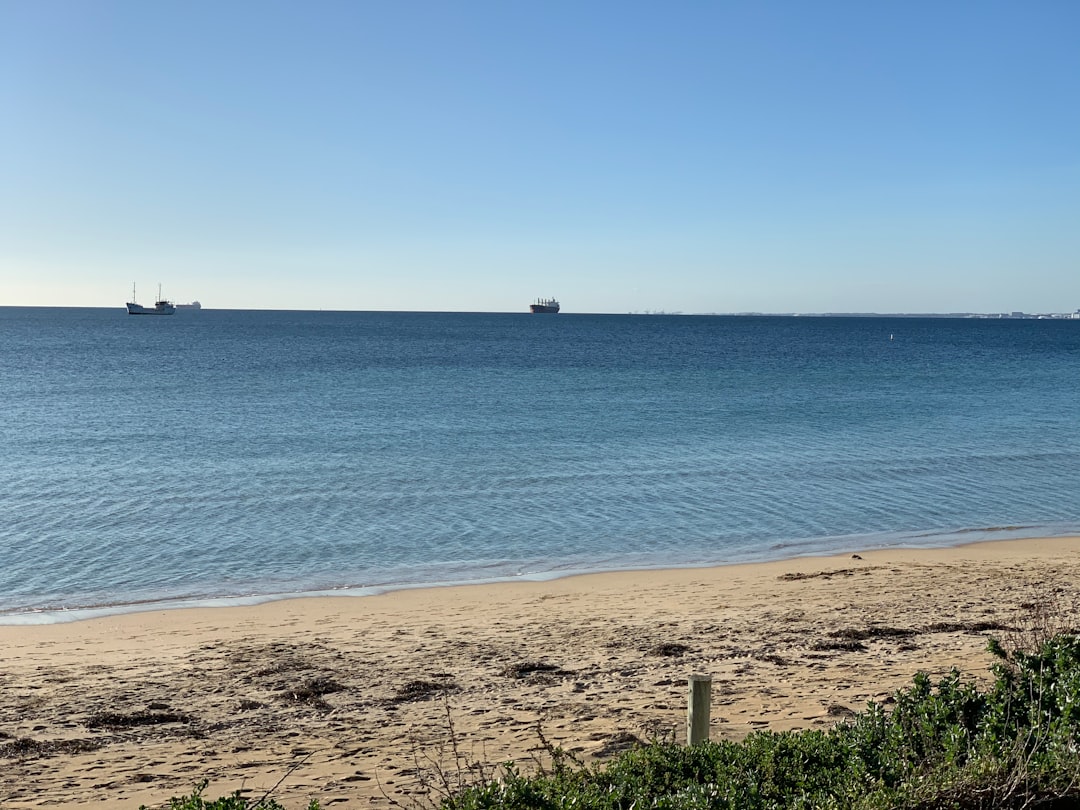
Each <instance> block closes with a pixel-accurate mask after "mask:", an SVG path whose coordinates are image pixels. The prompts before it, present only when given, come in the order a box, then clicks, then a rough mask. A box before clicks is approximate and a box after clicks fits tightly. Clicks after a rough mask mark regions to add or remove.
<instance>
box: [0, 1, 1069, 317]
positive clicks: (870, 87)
mask: <svg viewBox="0 0 1080 810" xmlns="http://www.w3.org/2000/svg"><path fill="white" fill-rule="evenodd" d="M0 155H2V157H0V304H4V305H8V304H10V305H50V304H55V305H62V306H78V305H86V306H117V307H120V306H122V305H123V303H124V301H125V300H127V298H128V296H129V294H130V290H131V284H132V282H133V281H135V282H138V284H139V285H140V295H139V298H140V299H141V300H143V301H144V302H146V301H149V300H151V299H152V298H153V296H154V294H155V293H156V291H157V284H158V283H159V282H160V283H162V284H163V285H164V292H165V294H166V295H167V296H169V297H171V298H174V299H176V300H180V301H185V300H190V299H193V298H198V299H200V300H201V301H202V302H203V304H204V305H206V306H210V307H240V308H287V309H318V308H324V309H415V310H493V311H522V310H524V309H525V308H526V306H527V304H528V303H529V302H530V301H531V300H533V299H534V298H536V297H537V296H548V295H555V296H557V297H559V298H560V299H561V300H562V302H563V305H564V310H565V311H568V312H627V311H631V310H646V309H649V310H661V309H662V310H667V311H676V310H678V311H684V312H738V311H749V310H756V311H767V312H790V311H799V312H821V311H889V312H895V311H919V312H930V311H936V312H941V311H990V312H995V311H1003V310H1014V309H1022V310H1026V311H1071V310H1075V309H1076V308H1078V307H1080V3H1078V2H1076V1H1075V0H1063V1H1062V2H1047V1H1040V0H1033V2H1018V1H1011V2H994V1H993V0H978V1H977V2H976V1H975V0H972V2H960V0H948V1H946V2H940V0H935V1H934V2H918V1H916V2H866V0H852V2H830V1H829V0H817V1H816V2H805V1H804V0H798V1H795V0H793V1H792V2H759V1H757V0H754V1H753V2H751V1H750V0H747V2H711V3H706V2H663V3H661V2H649V3H644V2H629V1H628V0H621V1H620V2H588V1H586V2H579V1H578V0H575V1H574V2H548V1H547V0H545V2H533V3H524V2H516V1H515V0H500V2H469V0H461V2H446V1H445V0H442V1H440V2H408V0H403V1H402V2H396V1H392V2H383V1H382V0H371V1H370V2H361V1H360V0H349V1H347V2H264V1H263V0H260V1H259V2H254V0H253V1H252V2H222V0H213V2H198V1H196V2H188V1H185V2H145V1H144V0H133V1H132V2H114V1H113V0H0Z"/></svg>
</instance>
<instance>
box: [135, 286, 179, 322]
mask: <svg viewBox="0 0 1080 810" xmlns="http://www.w3.org/2000/svg"><path fill="white" fill-rule="evenodd" d="M157 297H158V300H157V301H155V302H154V306H153V307H144V306H143V305H142V304H136V303H135V285H134V284H132V285H131V300H130V301H128V304H127V311H128V315H172V314H173V313H174V312H176V307H174V306H173V303H172V301H166V300H165V299H164V298H162V297H161V285H160V284H158V296H157Z"/></svg>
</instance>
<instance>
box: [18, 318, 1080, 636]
mask: <svg viewBox="0 0 1080 810" xmlns="http://www.w3.org/2000/svg"><path fill="white" fill-rule="evenodd" d="M0 406H2V411H0V622H24V621H54V620H58V619H62V618H64V617H72V616H82V615H87V613H86V610H87V609H90V610H91V611H94V610H102V609H130V608H131V607H132V606H145V605H148V604H150V605H154V606H159V605H160V604H162V603H165V604H191V603H199V602H207V601H210V602H211V603H214V602H215V601H216V600H237V599H249V600H254V599H261V598H266V597H271V596H274V595H283V594H297V593H310V592H339V591H340V592H346V593H372V592H377V591H380V590H385V589H389V588H397V587H408V586H413V585H423V584H432V583H452V582H466V581H485V580H496V579H505V578H513V577H532V578H539V577H550V576H558V575H561V574H565V573H570V572H579V571H593V570H613V569H624V568H642V567H664V566H688V565H705V564H722V563H730V562H739V561H750V560H763V559H771V558H779V557H789V556H794V555H801V554H812V553H827V552H843V551H849V550H854V549H864V548H870V547H886V546H896V545H903V546H932V545H947V544H951V543H958V542H964V541H968V540H972V539H985V538H995V537H1025V536H1038V535H1050V534H1061V533H1068V532H1077V531H1080V321H1066V320H979V319H941V318H791V317H708V316H615V315H573V314H561V315H555V316H551V315H548V316H540V315H529V314H463V313H452V314H445V313H377V312H348V313H345V312H255V311H216V310H202V311H181V312H178V313H177V314H176V315H174V316H171V317H129V316H128V315H126V314H125V313H124V311H123V310H122V309H116V310H100V309H82V310H80V309H37V308H25V309H24V308H3V309H0Z"/></svg>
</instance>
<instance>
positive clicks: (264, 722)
mask: <svg viewBox="0 0 1080 810" xmlns="http://www.w3.org/2000/svg"><path fill="white" fill-rule="evenodd" d="M1078 583H1080V538H1055V539H1048V540H1023V541H1003V542H995V543H981V544H976V545H970V546H963V547H959V548H951V549H936V550H887V551H876V552H859V553H858V555H857V557H853V556H852V555H851V554H846V555H843V556H839V557H832V558H815V559H797V560H789V561H785V562H777V563H767V564H759V565H745V566H730V567H721V568H709V569H690V570H678V571H648V572H633V573H618V574H599V575H588V576H580V577H572V578H568V579H562V580H557V581H553V582H543V583H531V582H518V583H511V584H498V585H483V586H462V587H454V588H436V589H425V590H413V591H400V592H396V593H391V594H386V595H382V596H370V597H339V598H318V599H293V600H286V601H280V602H273V603H269V604H264V605H260V606H257V607H238V608H215V609H205V610H204V609H198V610H168V611H155V612H147V613H136V614H128V615H123V616H112V617H106V618H100V619H94V620H88V621H82V622H74V623H69V624H60V625H48V626H33V627H12V626H6V627H0V651H2V652H0V808H3V809H4V810H14V808H27V807H43V806H48V807H72V806H86V805H94V806H105V807H115V808H128V807H130V808H136V807H138V806H139V804H140V803H145V804H147V805H149V806H154V805H161V804H163V803H164V802H166V800H167V799H168V798H169V797H170V796H172V795H179V794H182V793H186V792H188V791H190V790H191V788H192V787H193V786H194V785H195V784H197V783H198V782H199V781H200V780H202V779H204V778H206V779H209V780H210V787H209V789H208V790H207V795H209V796H215V797H216V796H218V795H221V794H224V793H226V792H229V791H232V790H235V789H237V788H243V789H244V790H246V791H250V793H249V794H248V795H251V796H258V795H261V793H262V792H263V791H264V790H266V789H268V788H269V787H271V786H273V785H274V784H275V783H276V782H278V780H279V779H281V778H282V777H283V776H284V777H285V778H284V780H283V781H282V782H281V784H280V785H279V786H278V787H277V789H276V792H275V794H274V795H275V797H276V798H277V799H278V800H279V801H281V802H282V803H283V804H285V805H286V806H288V807H296V808H299V807H302V806H305V805H306V801H307V800H308V799H309V798H311V797H317V798H319V800H320V801H321V802H322V804H323V806H324V807H369V806H377V807H387V806H389V805H390V803H391V802H390V799H391V798H392V799H396V800H398V801H400V802H402V803H404V804H406V805H408V804H409V801H410V797H412V798H415V797H416V793H415V791H416V790H418V784H419V783H418V781H417V776H416V768H417V764H418V763H419V764H420V765H421V766H424V767H425V768H426V767H427V765H428V763H429V762H430V761H431V760H433V759H435V758H437V757H438V756H439V755H440V754H439V752H440V749H443V750H445V749H446V747H447V746H446V743H447V740H448V737H449V732H448V723H452V724H453V728H454V732H455V737H456V739H457V741H458V747H459V752H460V753H462V754H464V755H467V756H468V757H469V758H471V759H476V760H483V761H489V762H498V761H503V760H508V759H519V760H528V759H529V758H530V756H532V754H530V751H531V750H532V749H535V748H536V747H537V744H538V737H537V733H536V727H537V724H538V723H539V725H540V728H541V729H542V732H543V734H544V735H545V737H546V738H547V739H548V740H549V741H550V742H552V743H554V744H558V745H561V746H563V747H564V748H566V749H568V750H571V751H574V752H576V753H577V755H578V756H580V757H581V758H582V759H584V760H586V761H591V760H593V759H595V758H598V757H604V756H608V755H610V753H612V752H614V751H617V750H619V749H620V748H621V747H624V746H625V745H627V744H628V742H632V741H633V740H634V739H642V740H644V739H648V738H650V737H657V736H658V737H665V736H667V735H670V734H672V733H674V734H675V735H676V737H680V736H682V735H683V734H684V733H685V732H684V726H685V711H686V708H685V706H686V691H687V687H686V677H687V676H688V675H689V674H691V673H706V674H710V675H712V676H713V708H712V714H713V723H712V736H713V738H714V739H715V738H721V737H723V738H739V737H741V736H743V735H745V734H746V733H748V732H749V731H750V730H752V729H757V728H771V729H791V728H808V727H820V726H823V725H827V724H830V723H834V722H836V721H837V719H841V718H843V717H844V716H845V715H846V714H847V713H848V712H850V711H851V710H858V709H861V708H862V707H864V706H865V705H866V703H867V701H871V700H883V699H885V698H886V697H887V696H888V695H889V694H890V693H891V692H892V691H893V690H895V689H896V688H898V687H900V686H903V685H905V684H906V683H908V682H910V679H911V676H912V675H913V674H914V673H915V672H917V671H920V670H922V671H925V672H929V673H931V674H934V675H937V674H942V673H944V672H946V671H948V670H949V669H950V668H951V667H957V668H959V669H960V670H961V671H963V672H965V673H967V674H969V675H970V676H971V677H974V678H985V677H986V673H987V666H988V665H989V663H990V658H989V656H988V654H987V653H986V651H985V647H986V636H987V635H989V634H995V635H999V636H1001V635H1003V634H1007V633H1009V632H1011V631H1009V630H1007V629H996V630H995V629H994V628H1003V627H1005V628H1008V627H1022V626H1024V625H1025V624H1026V623H1027V622H1029V621H1030V620H1031V614H1032V612H1033V610H1035V612H1037V608H1033V607H1032V606H1038V605H1045V604H1051V605H1052V606H1053V608H1054V610H1055V611H1056V613H1057V614H1058V621H1060V623H1061V626H1074V625H1080V620H1078V618H1077V616H1075V615H1073V611H1074V610H1075V607H1076V605H1077V603H1078V600H1077V594H1078ZM293 766H296V767H295V769H294V770H292V771H291V772H290V768H293ZM450 767H451V768H452V766H450Z"/></svg>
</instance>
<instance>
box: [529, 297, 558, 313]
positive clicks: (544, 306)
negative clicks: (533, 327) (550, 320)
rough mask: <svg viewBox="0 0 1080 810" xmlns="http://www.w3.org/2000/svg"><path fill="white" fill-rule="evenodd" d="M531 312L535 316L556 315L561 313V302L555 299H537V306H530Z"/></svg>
mask: <svg viewBox="0 0 1080 810" xmlns="http://www.w3.org/2000/svg"><path fill="white" fill-rule="evenodd" d="M529 311H530V312H532V313H534V314H535V313H545V314H548V315H554V314H555V313H556V312H558V311H559V302H558V301H556V300H555V299H554V298H537V299H536V303H535V304H529Z"/></svg>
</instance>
